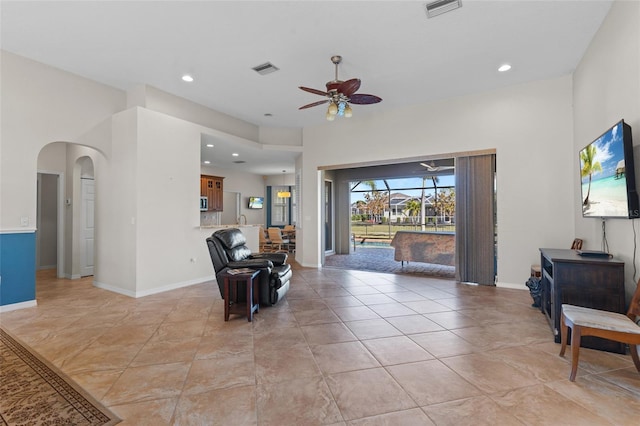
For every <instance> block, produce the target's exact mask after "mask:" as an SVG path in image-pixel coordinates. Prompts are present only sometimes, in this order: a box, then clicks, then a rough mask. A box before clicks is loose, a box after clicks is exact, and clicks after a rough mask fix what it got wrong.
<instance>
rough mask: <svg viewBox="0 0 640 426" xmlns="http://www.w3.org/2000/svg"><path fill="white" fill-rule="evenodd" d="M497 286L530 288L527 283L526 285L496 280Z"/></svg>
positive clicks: (520, 288) (517, 288)
mask: <svg viewBox="0 0 640 426" xmlns="http://www.w3.org/2000/svg"><path fill="white" fill-rule="evenodd" d="M496 287H499V288H511V289H514V290H529V289H528V288H527V286H526V285H524V284H515V283H501V282H496Z"/></svg>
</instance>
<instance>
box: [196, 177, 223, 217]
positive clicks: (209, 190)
mask: <svg viewBox="0 0 640 426" xmlns="http://www.w3.org/2000/svg"><path fill="white" fill-rule="evenodd" d="M223 179H224V178H223V177H220V176H209V175H200V195H201V196H202V197H207V199H208V200H209V208H208V209H207V211H210V212H221V211H222V210H223V202H222V191H223V188H224V185H223Z"/></svg>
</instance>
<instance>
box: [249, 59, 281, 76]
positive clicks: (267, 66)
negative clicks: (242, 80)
mask: <svg viewBox="0 0 640 426" xmlns="http://www.w3.org/2000/svg"><path fill="white" fill-rule="evenodd" d="M252 69H253V70H254V71H255V72H257V73H258V74H260V75H266V74H271V73H272V72H276V71H278V70H279V69H280V68H278V67H276V66H275V65H273V64H272V63H271V62H265V63H264V64H261V65H257V66H255V67H253V68H252Z"/></svg>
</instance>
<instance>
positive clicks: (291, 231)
mask: <svg viewBox="0 0 640 426" xmlns="http://www.w3.org/2000/svg"><path fill="white" fill-rule="evenodd" d="M282 235H283V238H285V239H288V240H289V251H290V252H295V251H296V227H295V225H285V226H284V228H283V229H282Z"/></svg>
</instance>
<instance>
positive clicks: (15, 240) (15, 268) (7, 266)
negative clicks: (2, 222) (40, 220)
mask: <svg viewBox="0 0 640 426" xmlns="http://www.w3.org/2000/svg"><path fill="white" fill-rule="evenodd" d="M35 298H36V234H35V232H28V233H16V234H0V306H4V305H11V304H14V303H20V302H27V301H31V300H35Z"/></svg>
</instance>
